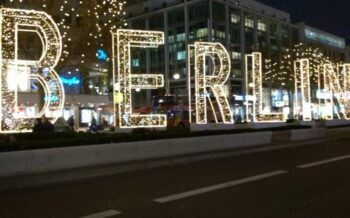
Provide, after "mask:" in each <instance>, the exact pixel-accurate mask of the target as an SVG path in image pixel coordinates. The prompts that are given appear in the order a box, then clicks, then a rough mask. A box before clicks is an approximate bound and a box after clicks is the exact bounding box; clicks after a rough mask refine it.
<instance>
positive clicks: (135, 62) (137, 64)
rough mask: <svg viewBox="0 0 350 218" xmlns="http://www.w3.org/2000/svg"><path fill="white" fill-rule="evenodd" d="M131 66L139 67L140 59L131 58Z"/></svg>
mask: <svg viewBox="0 0 350 218" xmlns="http://www.w3.org/2000/svg"><path fill="white" fill-rule="evenodd" d="M132 66H133V67H139V66H140V59H138V58H137V59H133V60H132Z"/></svg>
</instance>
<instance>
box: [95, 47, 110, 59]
mask: <svg viewBox="0 0 350 218" xmlns="http://www.w3.org/2000/svg"><path fill="white" fill-rule="evenodd" d="M96 56H97V59H99V60H103V61H108V55H107V53H106V52H105V51H104V50H102V49H98V50H97V54H96Z"/></svg>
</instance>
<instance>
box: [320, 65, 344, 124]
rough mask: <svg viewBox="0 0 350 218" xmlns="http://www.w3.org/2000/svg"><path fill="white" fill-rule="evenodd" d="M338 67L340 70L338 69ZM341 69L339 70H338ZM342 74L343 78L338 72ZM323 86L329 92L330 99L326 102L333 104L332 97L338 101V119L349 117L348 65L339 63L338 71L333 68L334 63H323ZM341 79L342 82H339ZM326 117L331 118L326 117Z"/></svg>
mask: <svg viewBox="0 0 350 218" xmlns="http://www.w3.org/2000/svg"><path fill="white" fill-rule="evenodd" d="M340 68H341V69H342V70H340ZM340 71H341V72H340ZM340 73H341V74H343V78H341V77H340V75H339V74H340ZM323 74H324V88H325V90H326V91H328V92H329V93H331V99H328V104H331V105H332V106H333V105H334V101H333V97H334V98H335V99H336V100H337V101H338V104H339V110H337V111H336V114H337V116H338V118H339V119H346V120H349V119H350V99H349V91H350V90H349V84H350V81H349V79H350V77H349V74H350V66H349V64H343V65H340V66H339V68H338V73H337V72H336V71H335V70H334V65H332V64H325V65H324V67H323ZM341 79H343V84H342V82H341ZM328 119H333V114H332V117H328Z"/></svg>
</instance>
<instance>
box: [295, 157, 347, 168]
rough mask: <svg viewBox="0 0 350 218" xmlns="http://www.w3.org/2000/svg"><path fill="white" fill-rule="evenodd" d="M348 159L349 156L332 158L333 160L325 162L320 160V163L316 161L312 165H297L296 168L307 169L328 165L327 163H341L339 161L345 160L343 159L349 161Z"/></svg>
mask: <svg viewBox="0 0 350 218" xmlns="http://www.w3.org/2000/svg"><path fill="white" fill-rule="evenodd" d="M349 158H350V155H346V156H341V157H334V158H331V159H327V160H321V161H317V162H313V163H307V164H303V165H299V166H298V168H300V169H307V168H311V167H316V166H319V165H324V164H328V163H333V162H336V161H341V160H345V159H349Z"/></svg>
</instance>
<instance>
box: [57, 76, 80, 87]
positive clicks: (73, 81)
mask: <svg viewBox="0 0 350 218" xmlns="http://www.w3.org/2000/svg"><path fill="white" fill-rule="evenodd" d="M61 81H62V83H63V84H64V85H68V86H73V85H79V84H80V79H79V78H77V77H75V76H74V77H72V78H65V77H62V76H61Z"/></svg>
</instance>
